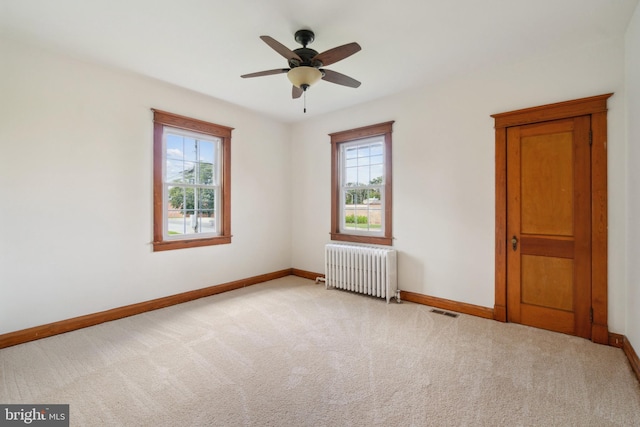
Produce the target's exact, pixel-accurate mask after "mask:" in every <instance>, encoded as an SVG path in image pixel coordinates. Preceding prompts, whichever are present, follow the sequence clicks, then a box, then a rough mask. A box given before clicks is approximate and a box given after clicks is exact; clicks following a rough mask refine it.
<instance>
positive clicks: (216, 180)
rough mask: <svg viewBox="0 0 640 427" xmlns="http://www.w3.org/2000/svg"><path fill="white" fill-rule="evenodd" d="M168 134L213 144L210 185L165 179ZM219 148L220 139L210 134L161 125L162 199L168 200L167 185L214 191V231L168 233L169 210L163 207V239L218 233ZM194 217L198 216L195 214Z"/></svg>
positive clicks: (219, 201)
mask: <svg viewBox="0 0 640 427" xmlns="http://www.w3.org/2000/svg"><path fill="white" fill-rule="evenodd" d="M168 134H171V135H177V136H182V137H186V138H193V139H195V140H196V141H204V142H210V143H213V144H214V159H213V161H214V164H213V168H214V174H213V181H214V182H213V183H212V184H211V185H206V184H196V183H175V182H169V181H167V135H168ZM221 148H222V140H221V139H220V138H217V137H215V136H211V135H207V134H203V133H199V132H193V131H188V130H184V129H178V128H173V127H170V126H164V127H163V131H162V187H163V194H162V197H163V199H164V200H166V201H168V200H169V187H182V188H184V189H185V190H186V189H187V188H193V189H194V190H195V189H196V188H197V189H210V190H213V191H214V231H213V232H208V233H207V232H204V233H184V234H169V211H168V209H166V208H165V209H164V211H163V218H162V220H163V227H162V228H163V236H164V239H165V240H185V239H193V238H195V237H212V236H219V235H220V221H218V218H220V212H221V209H220V206H221V205H222V201H221V198H220V196H221V190H220V184H221V178H222V177H221V175H220V171H221V169H222V168H221V167H220V166H221V162H222V156H221ZM195 163H197V162H195ZM183 210H185V211H186V209H183ZM193 210H194V212H196V211H197V209H196V207H195V205H194V209H193ZM196 218H198V216H197V215H196ZM200 220H202V218H200ZM200 222H201V221H200Z"/></svg>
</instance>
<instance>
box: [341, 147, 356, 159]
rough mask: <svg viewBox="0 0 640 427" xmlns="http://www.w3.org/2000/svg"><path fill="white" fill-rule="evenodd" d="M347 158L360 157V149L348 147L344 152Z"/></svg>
mask: <svg viewBox="0 0 640 427" xmlns="http://www.w3.org/2000/svg"><path fill="white" fill-rule="evenodd" d="M344 154H345V158H347V159H354V158H356V157H357V156H358V147H348V148H345V150H344Z"/></svg>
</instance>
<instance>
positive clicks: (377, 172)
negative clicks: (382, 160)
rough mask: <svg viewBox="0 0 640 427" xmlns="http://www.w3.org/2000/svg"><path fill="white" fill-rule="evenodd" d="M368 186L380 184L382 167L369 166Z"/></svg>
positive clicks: (382, 174) (382, 175)
mask: <svg viewBox="0 0 640 427" xmlns="http://www.w3.org/2000/svg"><path fill="white" fill-rule="evenodd" d="M370 171H371V175H370V176H371V180H370V181H369V183H370V184H382V180H383V177H384V167H383V166H382V165H376V166H371V169H370Z"/></svg>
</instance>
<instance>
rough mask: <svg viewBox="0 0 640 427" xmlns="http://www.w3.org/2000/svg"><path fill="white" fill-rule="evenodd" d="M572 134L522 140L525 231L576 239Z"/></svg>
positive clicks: (522, 188)
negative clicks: (574, 230) (572, 195)
mask: <svg viewBox="0 0 640 427" xmlns="http://www.w3.org/2000/svg"><path fill="white" fill-rule="evenodd" d="M572 136H573V135H572V132H561V133H553V134H543V135H532V136H526V134H523V135H522V137H521V141H520V144H521V150H522V154H521V159H520V162H521V167H522V172H521V180H522V181H521V197H522V224H521V230H522V232H523V233H527V234H549V235H556V236H571V235H573V203H572V202H573V200H572V197H571V196H570V195H571V194H573V177H572V174H571V168H567V167H565V165H569V164H571V163H572V158H573V146H572V145H573V144H572V139H573V138H572Z"/></svg>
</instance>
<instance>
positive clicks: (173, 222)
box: [167, 211, 186, 236]
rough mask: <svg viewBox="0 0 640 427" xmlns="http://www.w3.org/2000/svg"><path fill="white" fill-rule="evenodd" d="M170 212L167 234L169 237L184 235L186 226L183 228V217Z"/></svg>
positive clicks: (177, 213) (180, 214) (178, 213)
mask: <svg viewBox="0 0 640 427" xmlns="http://www.w3.org/2000/svg"><path fill="white" fill-rule="evenodd" d="M171 212H172V211H170V214H169V218H168V221H167V222H168V224H167V226H168V229H167V233H168V234H169V235H170V236H173V235H177V234H185V230H186V226H185V217H184V215H183V214H182V213H181V212H175V211H173V212H175V213H171Z"/></svg>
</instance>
